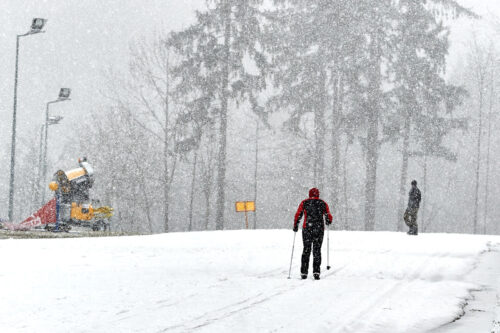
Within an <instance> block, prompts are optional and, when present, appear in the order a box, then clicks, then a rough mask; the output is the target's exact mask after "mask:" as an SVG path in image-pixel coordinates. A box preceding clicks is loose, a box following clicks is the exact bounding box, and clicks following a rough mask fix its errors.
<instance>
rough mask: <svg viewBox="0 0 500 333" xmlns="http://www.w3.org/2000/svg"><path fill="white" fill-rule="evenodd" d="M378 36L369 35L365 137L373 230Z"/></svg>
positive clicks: (369, 219) (368, 208)
mask: <svg viewBox="0 0 500 333" xmlns="http://www.w3.org/2000/svg"><path fill="white" fill-rule="evenodd" d="M378 38H379V36H377V35H376V34H375V32H374V33H372V35H371V42H370V56H371V59H372V63H373V66H372V68H371V71H370V73H369V83H368V84H369V86H368V90H369V91H368V95H369V97H368V103H367V105H366V106H365V107H366V108H367V113H368V116H367V120H368V130H367V137H366V183H365V230H367V231H372V230H375V213H376V191H377V163H378V154H379V133H378V132H379V112H380V106H379V104H380V99H381V96H380V95H381V93H380V91H381V81H382V78H381V73H380V68H381V57H382V54H381V52H382V51H381V49H380V46H379V43H380V41H379V40H378Z"/></svg>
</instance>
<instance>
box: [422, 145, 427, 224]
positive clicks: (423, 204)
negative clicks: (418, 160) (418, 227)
mask: <svg viewBox="0 0 500 333" xmlns="http://www.w3.org/2000/svg"><path fill="white" fill-rule="evenodd" d="M423 185H424V186H423V187H422V189H423V195H424V196H425V194H426V193H427V154H425V155H424V184H423ZM425 203H426V200H425V198H424V200H423V201H422V231H423V232H425V230H426V228H427V226H426V224H425V206H426V205H425Z"/></svg>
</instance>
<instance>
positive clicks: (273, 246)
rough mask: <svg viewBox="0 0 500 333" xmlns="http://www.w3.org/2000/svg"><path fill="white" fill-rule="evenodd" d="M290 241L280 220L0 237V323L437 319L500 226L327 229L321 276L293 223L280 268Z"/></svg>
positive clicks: (467, 285)
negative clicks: (250, 226)
mask: <svg viewBox="0 0 500 333" xmlns="http://www.w3.org/2000/svg"><path fill="white" fill-rule="evenodd" d="M292 241H293V232H292V231H289V230H258V231H224V232H196V233H195V232H193V233H177V234H175V233H174V234H164V235H154V236H136V237H115V238H85V239H51V240H48V239H44V240H1V241H0V297H1V298H0V331H1V332H193V331H194V332H306V331H307V332H384V333H387V332H424V331H429V330H432V329H435V328H438V327H441V328H440V329H443V328H444V329H446V326H443V325H445V324H446V323H449V322H451V321H453V320H454V319H455V318H457V317H459V316H461V315H462V314H463V308H464V305H465V303H466V299H467V298H469V297H470V291H471V290H477V289H481V288H483V287H484V286H480V285H479V283H480V282H478V283H474V281H470V277H471V276H473V274H478V273H479V274H480V276H481V272H478V270H480V269H481V267H482V266H481V264H480V263H481V258H482V257H483V256H484V255H482V254H484V253H492V252H487V251H491V250H493V251H495V249H496V247H497V246H498V244H499V243H500V238H498V237H494V236H470V235H451V234H421V235H419V236H418V237H412V236H407V235H406V234H403V233H399V234H398V233H386V232H375V233H373V232H372V233H368V232H331V233H330V249H331V262H330V264H331V266H332V269H331V270H330V271H327V270H326V269H325V267H326V255H325V254H326V237H325V242H324V246H323V254H324V260H323V265H322V269H323V272H322V280H320V281H314V280H312V279H311V278H310V279H308V280H305V281H302V280H299V274H298V273H299V262H300V252H301V251H302V239H301V236H300V233H298V234H297V241H296V246H295V255H294V260H293V267H292V277H293V279H290V280H288V279H287V276H288V265H289V260H290V253H291V249H292ZM495 253H496V252H495ZM496 258H497V259H498V258H499V257H498V256H497V257H496ZM497 262H498V261H497ZM471 273H473V274H471ZM491 288H492V289H491V290H494V291H495V290H498V285H496V286H492V287H491ZM495 288H496V289H495ZM483 289H484V288H483ZM492 306H493V307H494V304H493V305H492ZM492 310H493V312H494V310H495V309H492ZM466 316H467V315H466ZM492 325H493V323H492Z"/></svg>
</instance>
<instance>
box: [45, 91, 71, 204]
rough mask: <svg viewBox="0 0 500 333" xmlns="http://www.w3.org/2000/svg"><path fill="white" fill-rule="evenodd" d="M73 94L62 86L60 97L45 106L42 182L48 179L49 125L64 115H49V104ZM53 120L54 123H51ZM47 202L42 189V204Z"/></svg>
mask: <svg viewBox="0 0 500 333" xmlns="http://www.w3.org/2000/svg"><path fill="white" fill-rule="evenodd" d="M70 94H71V89H69V88H61V90H60V91H59V97H58V98H57V99H56V100H55V101H50V102H48V103H47V107H46V108H45V140H44V141H45V142H44V149H43V175H42V182H45V180H46V179H47V141H48V135H49V131H48V129H49V125H54V124H57V123H58V122H59V121H60V120H61V119H62V117H49V106H50V104H55V103H59V102H64V101H69V100H70V98H69V96H70ZM51 122H52V124H51ZM44 203H45V190H44V189H42V205H43V204H44Z"/></svg>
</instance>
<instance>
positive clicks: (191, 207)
mask: <svg viewBox="0 0 500 333" xmlns="http://www.w3.org/2000/svg"><path fill="white" fill-rule="evenodd" d="M197 160H198V151H197V150H196V151H195V152H194V162H193V178H192V180H191V196H190V199H189V227H188V231H192V230H193V203H194V187H195V185H196V163H197Z"/></svg>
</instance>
